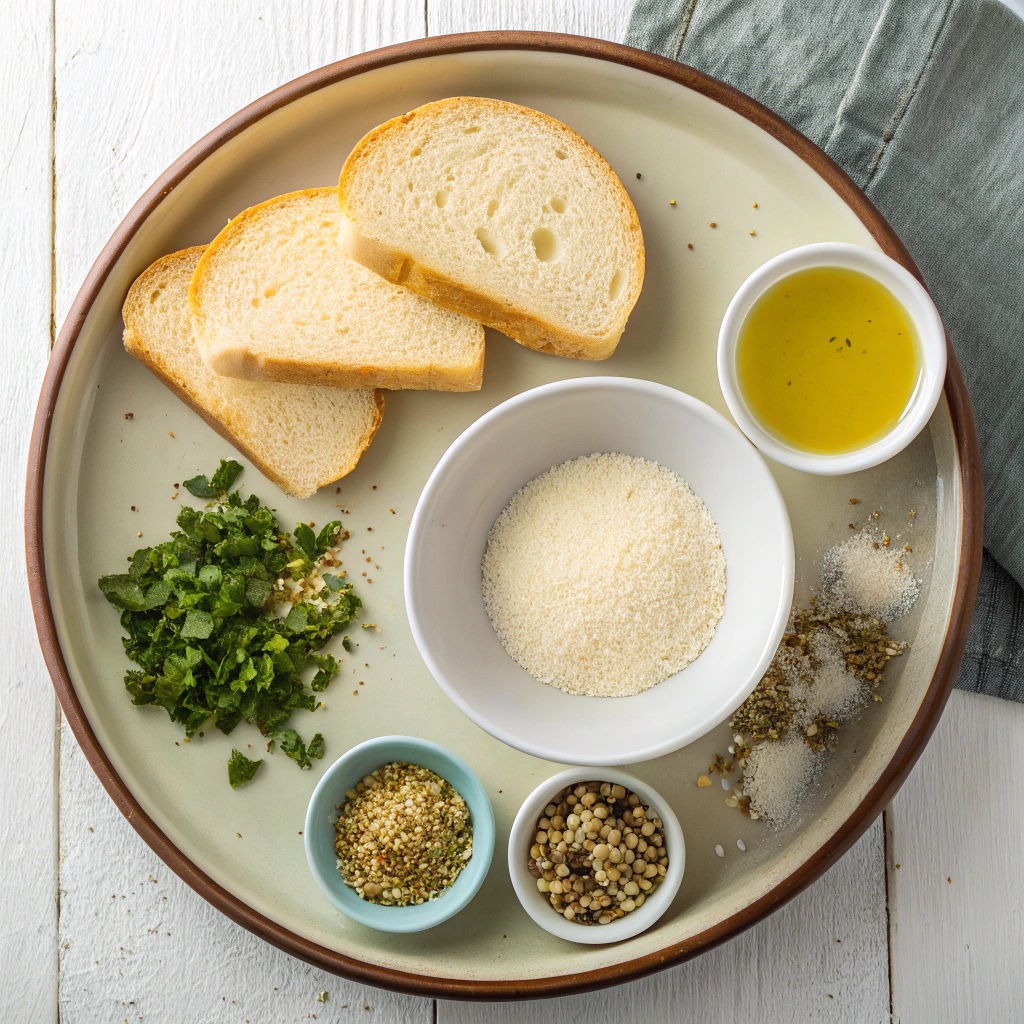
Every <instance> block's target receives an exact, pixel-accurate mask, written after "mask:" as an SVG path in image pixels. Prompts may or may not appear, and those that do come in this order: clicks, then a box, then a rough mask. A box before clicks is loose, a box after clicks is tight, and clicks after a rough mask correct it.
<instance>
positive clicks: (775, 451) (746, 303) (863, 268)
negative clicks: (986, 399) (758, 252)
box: [718, 242, 946, 476]
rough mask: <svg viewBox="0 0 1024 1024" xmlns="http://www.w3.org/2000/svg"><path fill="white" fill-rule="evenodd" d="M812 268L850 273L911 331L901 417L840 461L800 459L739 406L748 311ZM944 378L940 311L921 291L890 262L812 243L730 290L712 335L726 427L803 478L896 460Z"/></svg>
mask: <svg viewBox="0 0 1024 1024" xmlns="http://www.w3.org/2000/svg"><path fill="white" fill-rule="evenodd" d="M812 267H842V268H844V269H849V270H856V271H859V272H861V273H863V274H865V275H867V276H868V277H870V278H872V279H873V280H874V281H876V282H877V283H878V284H880V285H882V287H884V288H886V289H887V290H888V291H889V292H891V293H893V295H894V297H895V298H896V300H897V301H898V302H899V303H900V305H901V306H902V307H903V308H904V309H905V310H906V311H907V313H908V315H909V316H910V317H911V319H912V320H913V322H914V326H915V328H916V329H917V334H918V341H919V351H920V356H921V361H922V368H921V381H920V383H919V385H918V386H917V388H916V389H915V390H914V392H913V393H912V394H911V397H910V401H909V402H908V404H907V407H906V409H905V410H904V413H903V415H902V416H901V417H900V418H899V419H898V420H897V421H896V423H895V424H893V426H892V428H891V429H890V430H889V431H888V433H886V434H885V435H883V436H882V437H880V438H878V439H877V440H875V441H872V442H871V443H870V444H868V445H864V446H863V447H862V448H857V449H855V450H854V451H851V452H843V453H842V454H839V455H823V454H819V453H816V452H808V451H804V450H803V449H801V448H797V447H794V446H792V445H789V444H786V442H785V441H783V440H781V439H780V438H778V437H777V436H775V435H773V434H772V433H770V432H769V431H768V430H767V429H766V428H764V427H763V426H762V425H761V423H760V421H759V420H758V418H757V415H756V414H755V413H753V412H752V411H751V409H750V407H749V406H748V404H747V402H746V400H745V399H744V397H743V389H742V387H741V386H740V384H739V380H738V374H737V370H736V347H737V344H738V342H739V333H740V329H741V328H742V326H743V323H744V321H745V320H746V318H747V316H748V315H749V313H750V310H751V307H752V306H753V305H754V303H755V302H756V301H757V300H758V299H759V298H760V297H761V296H762V295H763V294H764V293H765V292H766V291H767V290H768V288H770V287H771V286H772V285H773V284H776V283H777V282H778V281H781V280H783V279H784V278H786V277H789V276H790V275H791V274H794V273H797V272H798V271H801V270H807V269H810V268H812ZM894 283H895V284H896V286H897V288H902V289H905V290H906V291H909V292H910V294H911V296H912V299H913V301H912V302H911V303H910V304H908V303H906V302H903V301H902V300H901V299H900V298H899V296H898V295H896V291H895V289H894V288H893V287H892V285H893V284H894ZM945 376H946V333H945V329H944V328H943V326H942V319H941V317H940V316H939V311H938V309H936V307H935V303H934V302H933V301H932V298H931V296H930V295H929V294H928V292H927V291H926V290H925V288H924V286H923V285H922V284H921V283H920V282H919V281H918V280H917V278H916V277H914V275H913V274H911V273H910V272H909V271H907V270H906V269H905V268H904V267H902V266H900V264H899V263H897V262H896V261H895V260H894V259H892V258H891V257H889V256H887V255H885V254H884V253H881V252H876V251H875V250H874V249H869V248H867V247H866V246H863V245H855V244H852V243H850V242H812V243H810V244H809V245H800V246H797V247H796V248H795V249H788V250H786V252H783V253H780V254H779V255H778V256H774V257H773V258H772V259H770V260H768V261H767V262H766V263H762V264H761V266H760V267H758V268H757V270H755V271H754V272H753V273H752V274H751V275H750V276H749V277H748V278H747V279H746V280H745V281H744V282H743V284H741V285H740V286H739V288H738V289H737V290H736V294H735V295H734V296H733V298H732V300H731V301H730V303H729V306H728V308H727V309H726V311H725V316H724V317H723V318H722V326H721V328H720V330H719V334H718V381H719V384H720V385H721V388H722V393H723V394H724V396H725V402H726V405H728V406H729V412H731V413H732V416H733V419H734V420H735V421H736V423H737V425H738V426H739V428H740V430H742V431H743V433H744V434H746V436H747V438H748V439H749V440H750V441H751V442H752V443H753V444H754V445H755V446H756V447H757V448H758V449H759V450H760V451H761V452H762V453H763V454H764V455H766V456H768V457H769V458H772V459H774V460H775V461H776V462H781V463H782V464H783V465H784V466H789V467H790V468H792V469H798V470H801V471H802V472H804V473H815V474H819V475H822V476H833V475H838V474H841V473H855V472H858V471H859V470H862V469H870V468H871V467H872V466H877V465H879V464H880V463H882V462H885V461H886V460H888V459H891V458H892V457H893V456H894V455H897V454H899V453H900V452H901V451H903V449H904V448H906V447H907V445H908V444H910V442H911V441H913V440H914V438H915V437H917V435H918V434H919V433H921V431H922V430H923V429H924V428H925V426H926V425H927V423H928V420H929V419H931V416H932V413H933V412H935V407H936V406H937V405H938V402H939V398H940V397H941V396H942V385H943V381H944V379H945Z"/></svg>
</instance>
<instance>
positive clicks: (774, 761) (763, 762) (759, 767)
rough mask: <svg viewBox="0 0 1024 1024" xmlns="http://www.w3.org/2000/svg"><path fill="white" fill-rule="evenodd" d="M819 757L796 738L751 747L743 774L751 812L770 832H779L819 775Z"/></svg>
mask: <svg viewBox="0 0 1024 1024" xmlns="http://www.w3.org/2000/svg"><path fill="white" fill-rule="evenodd" d="M822 757H823V755H821V754H819V753H817V752H815V751H814V750H812V749H811V748H810V747H809V746H808V745H807V744H806V743H805V742H804V739H803V737H802V736H799V735H797V736H790V737H788V738H786V739H781V740H777V741H774V742H767V743H762V744H760V745H759V746H756V747H754V749H753V750H752V751H751V752H750V755H749V756H748V757H747V764H746V767H745V768H744V770H743V788H744V790H745V791H746V794H747V796H749V797H750V806H751V809H752V810H753V811H756V812H757V815H758V817H759V818H761V819H762V820H763V821H765V822H767V823H768V825H770V826H771V827H772V828H774V829H780V828H782V827H783V826H784V825H785V824H786V822H788V821H789V819H790V818H791V817H792V816H793V812H794V811H795V810H796V808H797V806H798V805H799V803H800V801H801V799H802V798H803V795H804V793H806V792H807V789H808V787H809V786H810V784H811V783H812V782H813V781H814V778H815V776H816V775H817V774H818V772H819V771H821V766H822Z"/></svg>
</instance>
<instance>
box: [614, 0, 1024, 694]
mask: <svg viewBox="0 0 1024 1024" xmlns="http://www.w3.org/2000/svg"><path fill="white" fill-rule="evenodd" d="M626 41H627V42H628V43H629V44H630V45H632V46H637V47H641V48H642V49H646V50H653V51H655V52H657V53H660V54H662V55H663V56H666V57H671V58H673V59H675V60H679V61H682V62H683V63H684V64H689V65H691V66H693V67H695V68H698V69H699V70H701V71H704V72H706V73H707V74H709V75H713V76H714V77H715V78H720V79H723V80H724V81H726V82H728V83H729V84H731V85H733V86H735V87H736V88H737V89H740V90H742V91H743V92H745V93H747V95H749V96H753V97H754V98H755V99H757V100H760V102H762V103H763V104H765V106H767V107H769V108H771V109H772V110H774V111H775V112H776V113H778V114H780V115H781V116H782V117H784V118H785V119H786V120H787V121H789V122H790V124H792V125H794V126H795V127H796V128H798V129H799V130H800V131H801V132H803V133H804V135H806V136H807V137H808V138H810V139H811V140H812V141H814V142H815V143H817V144H818V145H819V146H820V147H821V148H822V149H824V150H825V152H826V153H828V154H829V156H831V157H832V158H833V159H834V160H835V161H836V162H837V163H839V164H840V165H841V166H842V167H843V169H844V170H845V171H846V172H847V174H849V175H850V176H851V177H852V178H853V180H854V181H855V182H856V183H857V184H858V185H859V186H860V187H861V188H862V189H863V190H864V191H865V192H866V193H867V194H868V196H870V198H871V200H872V201H873V202H874V204H875V205H876V206H877V207H878V208H879V209H880V210H881V211H882V213H883V214H884V215H885V217H886V218H887V219H888V221H889V223H890V224H892V226H893V227H894V228H895V229H896V231H897V233H898V234H899V236H900V238H901V239H902V240H903V242H904V244H905V245H906V246H907V248H908V249H909V250H910V252H911V255H912V256H913V257H914V260H915V261H916V262H917V265H918V267H919V268H920V270H921V273H922V274H923V276H924V279H925V282H926V283H927V285H928V288H929V290H930V291H931V293H932V295H933V297H934V299H935V302H936V304H937V305H938V307H939V311H940V312H941V314H942V318H943V320H944V321H945V324H946V329H947V331H948V332H949V336H950V339H951V340H952V342H953V347H954V348H955V349H956V353H957V358H958V359H959V361H960V366H961V367H962V369H963V373H964V377H965V379H966V381H967V389H968V391H969V392H970V395H971V401H972V402H973V405H974V415H975V418H976V420H977V424H978V434H979V437H980V441H981V458H982V470H983V477H984V481H985V548H986V551H985V558H984V564H983V567H982V573H981V586H980V590H979V594H978V603H977V605H976V608H975V615H974V622H973V625H972V627H971V632H970V637H969V639H968V642H967V653H966V655H965V658H964V664H963V668H962V669H961V672H960V677H959V679H958V680H957V686H958V687H960V688H961V689H964V690H974V691H977V692H980V693H988V694H992V695H994V696H999V697H1007V698H1010V699H1013V700H1019V701H1024V591H1022V590H1021V584H1024V330H1022V328H1024V21H1021V19H1020V18H1018V17H1017V16H1016V15H1015V14H1014V13H1013V12H1011V11H1010V10H1008V9H1007V8H1006V7H1004V6H1003V5H1002V4H1000V3H998V2H995V0H815V2H814V3H807V0H638V2H637V4H636V6H635V7H634V9H633V14H632V18H631V21H630V26H629V34H628V36H627V40H626Z"/></svg>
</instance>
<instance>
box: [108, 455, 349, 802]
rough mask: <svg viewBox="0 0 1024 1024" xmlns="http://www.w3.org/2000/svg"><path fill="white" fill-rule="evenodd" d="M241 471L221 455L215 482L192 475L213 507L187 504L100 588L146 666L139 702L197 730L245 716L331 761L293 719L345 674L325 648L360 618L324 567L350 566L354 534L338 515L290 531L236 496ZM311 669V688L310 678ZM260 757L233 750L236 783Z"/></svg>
mask: <svg viewBox="0 0 1024 1024" xmlns="http://www.w3.org/2000/svg"><path fill="white" fill-rule="evenodd" d="M241 471H242V467H241V466H240V465H239V464H238V463H237V462H234V461H222V462H221V464H220V468H219V469H218V470H217V472H216V473H214V474H213V477H212V478H210V479H207V478H206V477H205V476H199V477H194V478H193V479H191V480H187V481H185V486H186V487H187V488H188V489H189V491H191V492H192V493H193V494H194V495H196V496H197V497H200V498H211V499H214V501H213V503H212V504H211V505H209V506H207V508H206V510H205V511H200V510H198V509H194V508H190V507H185V508H182V510H181V512H180V513H179V515H178V520H177V523H178V527H179V529H177V530H175V531H174V532H173V533H172V534H171V536H170V539H169V540H167V541H165V542H164V543H162V544H158V545H156V546H155V547H148V548H140V549H139V550H138V551H136V552H135V554H134V556H133V557H132V558H130V559H129V561H130V562H131V567H130V568H129V570H128V572H127V573H121V574H118V575H113V576H103V577H101V578H100V581H99V587H100V590H102V591H103V594H104V596H105V597H106V598H107V600H108V601H109V602H110V603H111V604H112V605H114V606H115V607H117V608H120V609H121V625H122V627H123V628H124V629H125V631H126V632H127V634H128V635H127V636H126V637H124V638H123V640H122V642H123V644H124V649H125V652H126V653H127V654H128V657H129V658H131V660H132V661H134V662H135V663H136V664H137V665H138V666H139V668H137V669H131V670H129V671H128V672H127V673H126V674H125V677H124V683H125V687H126V688H127V690H128V692H129V693H131V695H132V698H133V703H135V704H158V705H160V706H161V707H162V708H164V709H165V710H166V711H167V713H168V714H169V715H170V716H171V718H172V719H174V721H176V722H179V723H180V724H181V725H183V726H184V727H185V734H186V735H187V736H189V737H191V736H192V735H194V733H195V732H196V731H197V730H198V729H200V728H201V727H202V726H203V725H204V724H206V723H207V722H209V721H210V720H211V719H213V720H214V723H215V724H216V726H217V728H218V729H220V730H221V732H224V733H230V732H231V730H232V729H234V728H235V726H236V725H238V723H239V722H240V721H242V719H245V721H247V722H251V723H253V724H254V725H256V726H257V727H258V728H259V730H260V732H261V733H263V735H264V736H266V737H268V738H270V739H271V740H276V741H277V743H278V746H279V747H280V748H281V750H283V751H284V752H285V753H286V754H287V755H288V756H289V757H291V758H292V759H293V760H294V761H296V762H297V763H298V765H299V766H300V767H302V768H309V767H310V766H311V762H310V758H311V757H323V754H324V740H323V736H322V735H321V734H320V733H317V734H316V735H315V736H314V737H313V739H312V740H310V742H309V744H308V745H307V744H306V743H304V742H303V740H302V738H301V737H300V736H299V734H298V733H297V732H296V731H295V730H294V729H286V728H285V726H286V724H287V722H288V720H289V719H290V718H291V715H292V712H293V711H295V710H296V709H297V708H305V710H307V711H313V710H315V709H316V707H317V698H316V696H315V695H314V694H315V693H316V692H320V691H322V690H324V689H325V688H326V687H327V685H328V683H329V682H330V681H331V679H332V678H333V677H334V676H335V675H337V674H338V671H339V665H338V663H337V661H336V660H335V659H334V657H332V656H331V655H330V654H323V655H321V654H318V653H317V652H318V651H319V650H320V649H321V648H322V647H323V646H324V644H325V643H326V642H327V641H328V640H329V639H330V638H331V637H332V636H334V635H335V634H337V633H339V632H341V631H342V630H343V629H344V628H345V627H346V626H347V625H348V624H349V623H350V622H351V621H352V620H353V619H354V618H355V617H356V615H357V614H358V609H359V607H360V603H361V602H360V601H359V598H358V597H356V596H355V594H354V593H353V592H352V586H351V584H349V583H346V582H344V573H338V574H335V573H331V572H327V571H325V570H326V569H327V568H331V567H333V566H335V565H339V564H340V562H339V561H338V559H337V558H336V552H337V545H339V544H340V543H341V541H342V540H343V539H344V538H345V537H347V536H348V534H347V533H344V532H343V531H342V526H341V523H340V522H330V523H328V524H327V525H326V526H324V527H323V528H322V529H321V530H320V532H319V533H314V532H313V530H312V529H311V528H310V527H309V526H308V525H306V524H305V523H300V524H299V525H298V526H297V527H296V528H295V534H294V537H292V536H291V535H289V534H287V533H282V532H281V529H280V527H279V526H278V523H277V519H276V518H275V517H274V514H273V512H271V510H270V509H269V508H267V507H266V506H265V505H263V504H261V503H260V500H259V498H257V497H256V496H255V495H252V496H250V497H248V498H242V496H241V495H240V494H239V493H238V491H232V492H230V493H229V491H230V488H231V486H232V484H233V483H234V482H235V480H236V479H237V478H238V475H239V473H241ZM347 646H348V645H346V648H347ZM311 666H315V668H316V671H315V673H314V675H313V677H312V679H311V680H310V683H309V686H310V688H311V690H312V691H313V692H311V691H310V689H307V688H306V686H305V684H304V683H303V680H302V678H301V676H302V673H303V670H304V669H307V668H309V667H311ZM268 749H269V747H268ZM260 764H261V762H260V761H251V760H249V759H248V758H247V757H245V756H244V755H243V754H242V753H241V752H239V751H237V750H236V751H233V752H232V755H231V761H230V762H229V764H228V780H229V782H230V783H231V785H232V787H237V786H239V785H242V784H243V783H245V782H248V781H249V780H250V779H251V778H252V777H253V775H255V773H256V769H257V768H258V767H259V765H260Z"/></svg>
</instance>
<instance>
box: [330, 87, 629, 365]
mask: <svg viewBox="0 0 1024 1024" xmlns="http://www.w3.org/2000/svg"><path fill="white" fill-rule="evenodd" d="M338 191H339V197H340V200H341V208H342V211H343V213H344V214H345V219H346V222H345V225H344V226H343V229H342V233H341V236H340V237H341V243H342V246H343V247H344V248H345V250H346V252H348V253H349V255H351V256H352V257H353V258H354V259H356V260H358V261H359V262H360V263H363V264H365V265H366V266H367V267H370V268H371V269H372V270H375V271H376V272H377V273H378V274H380V275H382V276H383V277H385V278H387V279H388V280H389V281H393V282H397V283H401V284H403V285H405V287H406V288H408V289H409V290H410V291H414V292H416V293H417V294H418V295H422V296H424V297H425V298H428V299H432V300H433V301H434V302H436V303H437V304H438V305H440V306H443V307H444V308H445V309H450V310H453V311H455V312H459V313H465V314H466V315H467V316H471V317H473V318H474V319H476V320H479V321H481V322H482V323H484V324H486V325H487V326H488V327H494V328H496V329H497V330H499V331H502V332H503V333H505V334H507V335H508V336H509V337H510V338H514V339H515V340H516V341H518V342H520V344H523V345H526V346H528V347H529V348H535V349H539V350H540V351H542V352H553V353H555V354H556V355H560V356H572V357H575V358H577V359H605V358H607V357H608V356H610V355H611V354H612V352H614V351H615V346H616V345H617V344H618V341H619V336H620V335H621V334H622V330H623V328H624V327H625V325H626V318H627V317H628V316H629V313H630V311H631V310H632V308H633V306H634V305H635V303H636V300H637V298H638V297H639V295H640V288H641V286H642V285H643V279H644V240H643V235H642V234H641V231H640V221H639V219H638V218H637V215H636V210H635V209H634V208H633V203H632V201H631V200H630V198H629V195H628V194H627V192H626V189H625V188H624V187H623V185H622V182H621V181H619V179H618V177H616V175H615V172H614V171H613V170H612V169H611V167H609V165H608V163H607V162H606V161H605V160H604V158H603V157H602V156H601V155H600V154H599V153H598V152H596V151H595V150H594V149H593V147H591V146H590V145H589V144H588V143H587V142H586V141H585V140H583V139H582V138H580V136H579V135H577V134H576V133H575V132H574V131H573V130H572V129H571V128H568V127H566V125H564V124H562V123H561V122H560V121H556V120H555V119H554V118H551V117H548V116H547V115H546V114H542V113H539V112H538V111H536V110H530V109H529V108H528V107H521V106H517V105H516V104H514V103H505V102H503V101H501V100H493V99H479V98H476V97H468V96H460V97H455V98H452V99H446V100H440V101H438V102H436V103H428V104H426V105H425V106H422V107H417V108H416V109H415V110H412V111H410V112H409V113H408V114H405V115H403V116H402V117H396V118H395V119H394V120H392V121H388V122H387V123H386V124H382V125H381V126H380V127H379V128H375V129H374V130H373V131H371V132H370V133H369V134H368V135H366V136H365V137H364V138H363V139H362V141H360V142H359V143H358V144H357V145H356V147H355V149H353V150H352V153H351V154H350V156H349V158H348V159H347V160H346V161H345V166H344V167H343V168H342V170H341V178H340V181H339V189H338Z"/></svg>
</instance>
